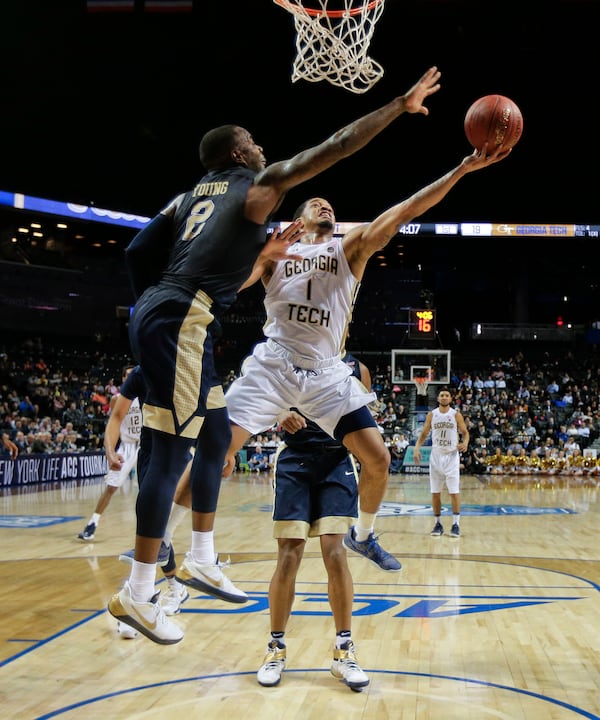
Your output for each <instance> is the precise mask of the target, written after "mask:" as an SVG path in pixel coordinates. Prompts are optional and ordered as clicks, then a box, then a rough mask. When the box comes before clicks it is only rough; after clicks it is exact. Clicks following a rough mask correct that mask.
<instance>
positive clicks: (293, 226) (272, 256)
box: [259, 220, 305, 262]
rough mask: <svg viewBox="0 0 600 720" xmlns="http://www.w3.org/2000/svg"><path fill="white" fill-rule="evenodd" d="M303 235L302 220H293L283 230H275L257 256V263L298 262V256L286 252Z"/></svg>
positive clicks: (299, 257)
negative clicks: (261, 261) (264, 261)
mask: <svg viewBox="0 0 600 720" xmlns="http://www.w3.org/2000/svg"><path fill="white" fill-rule="evenodd" d="M304 234H305V230H304V224H303V223H302V220H294V221H293V222H292V223H290V224H289V225H288V226H287V227H286V229H285V230H281V229H280V228H276V229H275V230H274V231H273V233H272V234H271V237H270V238H269V239H268V240H267V242H266V244H265V246H264V248H263V249H262V252H261V253H260V255H259V261H260V260H270V261H271V262H277V261H278V260H300V259H301V256H300V255H294V254H292V253H288V250H289V247H290V245H293V244H294V243H295V242H298V240H300V239H301V238H302V237H303V236H304Z"/></svg>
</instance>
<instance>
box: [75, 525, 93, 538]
mask: <svg viewBox="0 0 600 720" xmlns="http://www.w3.org/2000/svg"><path fill="white" fill-rule="evenodd" d="M77 537H78V538H79V539H80V540H93V539H94V538H95V537H96V523H93V522H91V523H88V524H87V525H86V526H85V527H84V528H83V530H82V531H81V532H80V533H79V535H78V536H77Z"/></svg>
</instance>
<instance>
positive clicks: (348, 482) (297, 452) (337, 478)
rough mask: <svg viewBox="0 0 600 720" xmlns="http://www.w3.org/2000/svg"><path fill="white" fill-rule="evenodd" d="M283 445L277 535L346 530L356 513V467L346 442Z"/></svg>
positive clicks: (276, 499) (313, 534)
mask: <svg viewBox="0 0 600 720" xmlns="http://www.w3.org/2000/svg"><path fill="white" fill-rule="evenodd" d="M309 447H310V450H309V451H307V449H306V447H303V448H302V449H296V448H294V447H289V446H287V445H283V446H282V447H281V449H280V450H279V451H278V452H277V454H276V456H275V462H274V472H275V478H276V481H275V482H274V489H273V490H274V492H273V520H274V522H275V525H274V528H273V537H275V538H301V539H305V540H306V539H307V538H309V537H318V536H320V535H329V534H345V533H346V531H347V530H348V528H349V527H350V525H352V524H353V523H354V520H355V518H356V517H358V471H357V467H356V463H355V462H354V458H353V457H352V456H351V455H350V454H349V453H348V451H347V450H346V448H344V447H336V448H327V447H325V446H323V447H319V446H314V445H312V446H309Z"/></svg>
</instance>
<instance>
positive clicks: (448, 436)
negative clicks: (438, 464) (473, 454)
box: [431, 408, 458, 453]
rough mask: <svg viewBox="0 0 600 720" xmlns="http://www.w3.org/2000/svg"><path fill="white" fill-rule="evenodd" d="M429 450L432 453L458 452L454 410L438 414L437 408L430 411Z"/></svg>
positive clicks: (449, 409) (450, 409)
mask: <svg viewBox="0 0 600 720" xmlns="http://www.w3.org/2000/svg"><path fill="white" fill-rule="evenodd" d="M431 449H432V451H434V450H435V451H437V452H443V453H453V452H458V426H457V424H456V410H454V408H448V411H447V412H445V413H443V412H440V409H439V408H435V409H434V410H432V411H431Z"/></svg>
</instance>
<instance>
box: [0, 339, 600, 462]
mask: <svg viewBox="0 0 600 720" xmlns="http://www.w3.org/2000/svg"><path fill="white" fill-rule="evenodd" d="M128 362H130V358H129V357H128V356H127V355H126V354H119V353H116V354H110V353H107V352H104V351H102V350H99V349H96V350H95V351H93V352H89V353H82V352H78V353H69V352H66V351H64V350H62V349H56V348H55V347H48V346H47V345H44V344H43V343H42V341H41V340H39V339H28V340H26V341H24V342H22V343H21V344H19V345H17V346H15V347H11V348H9V347H7V346H5V347H3V348H2V349H1V350H0V432H2V433H3V434H5V435H6V436H7V437H8V438H9V439H10V440H11V441H12V442H14V443H15V444H16V445H17V447H18V448H19V453H57V452H82V451H87V450H101V449H102V446H103V435H104V427H105V424H106V420H107V413H108V409H109V404H110V398H111V396H112V395H114V394H115V393H117V392H118V391H119V388H118V385H117V379H120V378H121V374H122V368H123V366H124V365H126V364H127V363H128ZM235 375H236V373H235V371H234V370H230V371H229V372H228V373H227V375H226V376H225V377H224V379H223V382H224V387H225V388H226V387H227V386H228V384H229V383H230V382H231V381H232V380H233V379H234V378H235ZM372 385H373V389H374V391H375V392H376V393H377V396H378V398H379V401H380V402H379V405H380V409H379V413H378V415H377V418H376V419H377V423H378V426H379V428H380V431H381V433H382V434H383V435H384V438H385V440H386V443H387V445H388V447H389V448H390V454H391V459H392V464H391V467H390V470H391V472H400V471H401V467H402V459H403V456H404V453H405V452H406V448H407V447H408V446H409V445H410V444H412V443H414V440H415V438H416V436H417V434H418V432H419V431H420V428H419V427H418V425H416V424H415V413H414V408H413V409H412V411H411V409H410V406H411V396H410V392H411V390H412V391H413V392H414V390H413V389H412V388H411V387H410V386H399V385H394V384H393V383H392V381H391V368H390V367H389V366H387V367H386V366H375V367H374V369H373V371H372ZM450 386H451V388H452V390H453V392H454V406H455V407H456V409H458V410H460V411H461V413H462V414H463V416H464V418H465V422H466V424H467V427H468V429H469V433H470V445H469V451H468V453H466V454H465V456H464V458H463V465H464V470H465V471H466V472H479V473H484V472H486V473H513V472H516V473H519V472H529V473H534V472H541V471H542V472H543V471H546V472H550V471H552V472H575V471H578V472H579V471H581V472H592V471H593V472H598V471H599V469H598V467H597V465H596V457H595V456H596V453H595V452H594V451H593V445H594V442H595V441H596V440H597V439H598V438H599V437H600V406H599V397H600V363H599V362H597V358H596V356H595V353H593V352H591V353H586V354H582V355H581V357H580V356H579V355H577V356H576V355H575V354H574V353H571V352H567V353H566V354H565V353H562V354H561V355H560V356H559V355H557V356H555V357H554V356H551V355H550V354H549V353H547V354H545V355H544V356H543V357H542V359H541V360H540V361H538V362H533V361H532V360H528V359H527V358H526V357H525V356H524V354H523V353H521V352H518V353H515V354H514V355H513V356H511V357H506V358H503V357H500V356H496V357H493V358H491V359H490V360H489V361H488V362H487V363H486V365H485V367H477V368H471V369H466V370H462V371H460V372H455V373H454V374H453V375H452V377H451V382H450ZM438 389H439V388H438V386H436V385H430V387H429V397H428V399H427V401H428V404H429V407H430V408H431V407H434V406H435V402H436V397H437V390H438ZM280 442H281V435H280V434H279V433H278V428H277V427H273V428H271V431H270V432H269V433H266V434H264V435H261V436H256V437H254V438H252V439H251V440H250V441H249V443H248V450H249V452H250V455H251V454H253V453H254V454H257V458H258V455H262V456H263V462H262V464H257V467H259V468H260V469H259V472H260V471H268V470H269V469H270V467H271V461H272V455H273V453H274V452H275V450H276V449H277V446H278V445H279V443H280ZM599 443H600V440H599ZM255 445H258V446H259V448H255V447H253V446H255ZM3 451H4V452H6V449H4V450H3ZM250 455H249V457H250ZM264 456H266V458H265V457H264ZM592 458H593V461H592ZM253 464H254V463H253ZM592 466H593V467H592Z"/></svg>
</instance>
